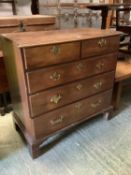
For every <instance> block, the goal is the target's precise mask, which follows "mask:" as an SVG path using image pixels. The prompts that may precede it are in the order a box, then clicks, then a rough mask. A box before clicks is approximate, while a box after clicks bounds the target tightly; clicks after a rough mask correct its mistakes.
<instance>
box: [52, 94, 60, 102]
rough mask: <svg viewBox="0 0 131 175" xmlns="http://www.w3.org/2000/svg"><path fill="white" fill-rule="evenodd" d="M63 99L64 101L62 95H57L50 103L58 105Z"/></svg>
mask: <svg viewBox="0 0 131 175" xmlns="http://www.w3.org/2000/svg"><path fill="white" fill-rule="evenodd" d="M61 99H62V96H61V95H60V94H57V95H54V96H53V97H51V99H50V102H51V103H54V104H58V103H59V101H60V100H61Z"/></svg>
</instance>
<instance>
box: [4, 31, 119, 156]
mask: <svg viewBox="0 0 131 175" xmlns="http://www.w3.org/2000/svg"><path fill="white" fill-rule="evenodd" d="M2 43H3V46H4V56H5V58H6V67H7V70H8V78H9V83H10V89H11V95H12V102H13V110H14V116H13V118H14V123H15V126H16V128H20V129H21V131H22V132H23V134H24V135H25V138H26V140H27V142H28V144H29V148H30V149H29V150H30V153H31V155H32V157H37V156H38V155H39V154H40V152H41V149H40V145H41V144H42V142H43V141H44V140H45V139H47V138H48V137H49V136H51V135H53V134H55V133H57V132H60V131H63V130H65V129H67V128H70V127H72V126H74V125H76V124H78V123H81V122H83V121H85V120H87V119H89V118H91V117H93V116H96V115H97V114H109V113H110V111H111V109H112V106H111V98H112V88H113V83H114V74H115V68H116V60H117V52H118V47H119V33H117V32H111V31H108V30H105V31H104V30H103V31H102V30H98V29H71V30H60V31H59V30H54V31H46V32H37V33H36V32H29V33H19V34H4V35H2Z"/></svg>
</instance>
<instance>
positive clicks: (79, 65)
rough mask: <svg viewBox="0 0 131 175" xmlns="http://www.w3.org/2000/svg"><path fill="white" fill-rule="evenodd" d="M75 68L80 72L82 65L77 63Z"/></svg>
mask: <svg viewBox="0 0 131 175" xmlns="http://www.w3.org/2000/svg"><path fill="white" fill-rule="evenodd" d="M76 67H77V69H78V70H79V71H81V70H82V69H83V67H84V65H83V63H79V64H78V65H77V66H76Z"/></svg>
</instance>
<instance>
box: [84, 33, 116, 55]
mask: <svg viewBox="0 0 131 175" xmlns="http://www.w3.org/2000/svg"><path fill="white" fill-rule="evenodd" d="M118 48H119V37H118V36H113V37H108V38H98V39H92V40H87V41H83V42H82V52H81V57H82V58H87V57H91V56H97V55H103V54H107V53H112V52H115V51H117V50H118Z"/></svg>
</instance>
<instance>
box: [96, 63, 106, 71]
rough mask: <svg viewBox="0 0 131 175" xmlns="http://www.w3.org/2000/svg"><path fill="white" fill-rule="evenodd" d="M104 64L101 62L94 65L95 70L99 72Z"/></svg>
mask: <svg viewBox="0 0 131 175" xmlns="http://www.w3.org/2000/svg"><path fill="white" fill-rule="evenodd" d="M104 65H105V64H104V62H103V61H101V62H99V63H98V64H97V65H96V68H97V69H99V70H101V69H102V68H103V67H104Z"/></svg>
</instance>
